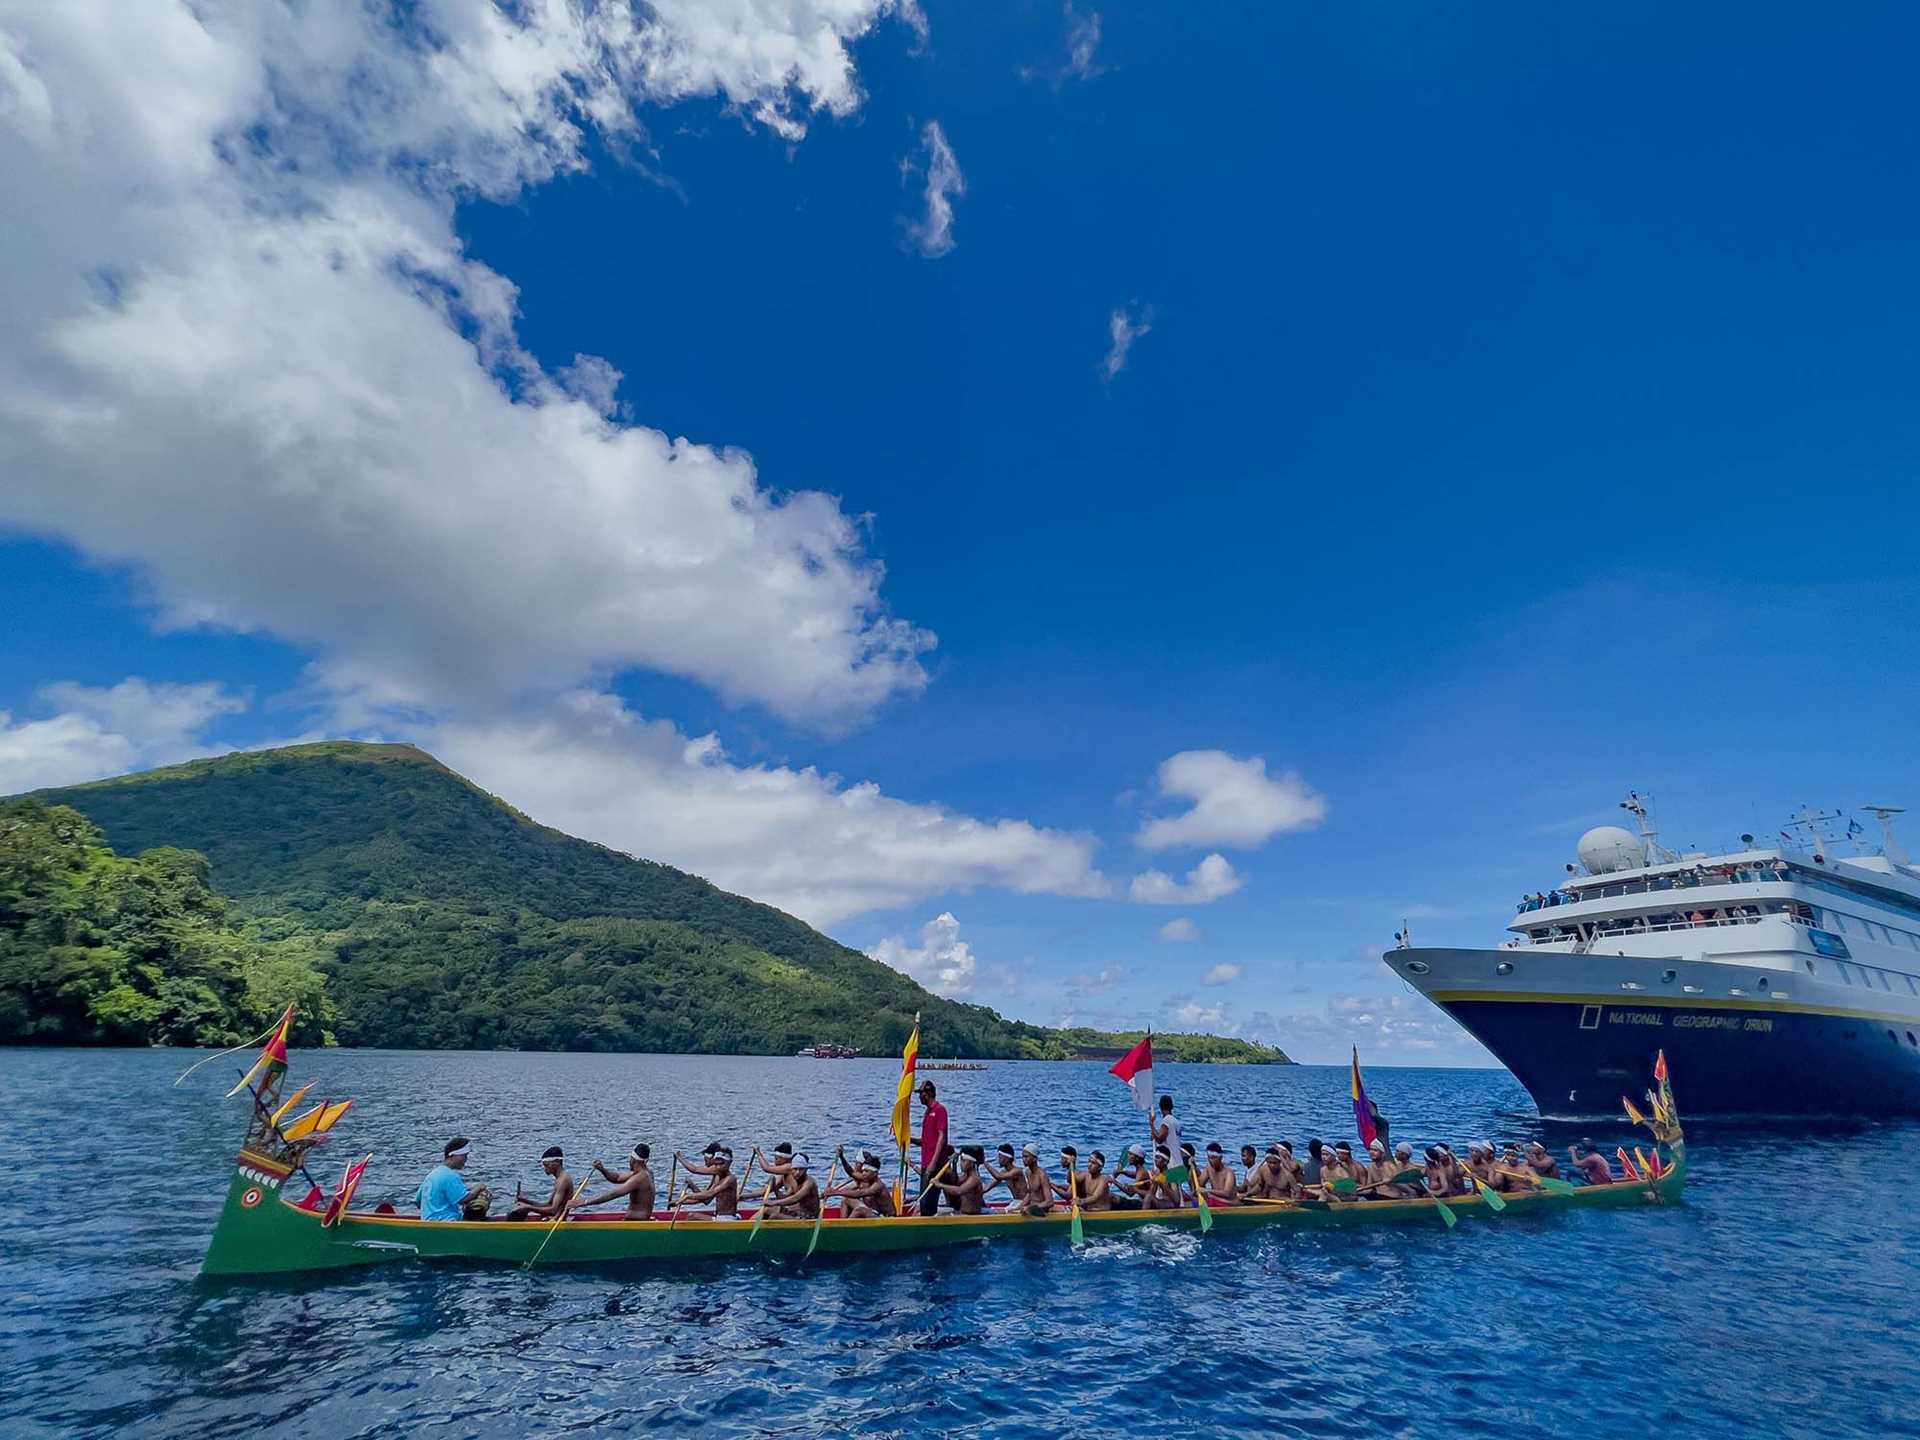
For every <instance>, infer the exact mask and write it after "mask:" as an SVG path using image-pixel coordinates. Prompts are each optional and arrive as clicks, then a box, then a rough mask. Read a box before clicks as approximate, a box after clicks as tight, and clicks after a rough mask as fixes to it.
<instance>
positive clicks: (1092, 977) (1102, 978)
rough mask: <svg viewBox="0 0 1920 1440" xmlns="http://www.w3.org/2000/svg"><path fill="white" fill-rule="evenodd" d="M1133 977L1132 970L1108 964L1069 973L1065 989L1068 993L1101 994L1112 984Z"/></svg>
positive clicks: (1082, 994) (1081, 994) (1110, 987)
mask: <svg viewBox="0 0 1920 1440" xmlns="http://www.w3.org/2000/svg"><path fill="white" fill-rule="evenodd" d="M1132 978H1133V972H1132V971H1131V970H1129V969H1128V968H1127V967H1126V966H1124V965H1109V966H1107V967H1106V968H1105V969H1103V970H1098V971H1088V970H1082V971H1080V972H1078V973H1077V974H1073V975H1069V976H1068V977H1067V982H1066V990H1067V993H1068V994H1069V995H1080V996H1086V995H1102V994H1105V993H1106V992H1107V991H1109V990H1111V989H1113V987H1114V986H1116V985H1118V984H1120V983H1121V982H1123V981H1125V980H1130V979H1132Z"/></svg>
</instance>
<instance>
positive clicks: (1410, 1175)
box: [1387, 1170, 1427, 1185]
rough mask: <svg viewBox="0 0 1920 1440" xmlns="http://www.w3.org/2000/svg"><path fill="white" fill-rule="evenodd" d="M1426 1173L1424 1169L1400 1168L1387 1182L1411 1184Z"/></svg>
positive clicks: (1422, 1177)
mask: <svg viewBox="0 0 1920 1440" xmlns="http://www.w3.org/2000/svg"><path fill="white" fill-rule="evenodd" d="M1426 1173H1427V1172H1426V1171H1424V1170H1402V1171H1401V1172H1400V1173H1399V1174H1398V1175H1396V1176H1394V1177H1393V1179H1391V1180H1390V1181H1388V1182H1387V1183H1388V1184H1390V1185H1411V1184H1413V1183H1414V1182H1415V1181H1416V1180H1421V1179H1424V1178H1425V1177H1426Z"/></svg>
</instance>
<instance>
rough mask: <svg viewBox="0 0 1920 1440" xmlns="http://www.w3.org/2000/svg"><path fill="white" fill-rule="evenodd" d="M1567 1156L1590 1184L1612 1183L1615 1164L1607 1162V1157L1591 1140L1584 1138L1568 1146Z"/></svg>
mask: <svg viewBox="0 0 1920 1440" xmlns="http://www.w3.org/2000/svg"><path fill="white" fill-rule="evenodd" d="M1567 1158H1568V1159H1569V1160H1571V1161H1572V1162H1573V1168H1574V1169H1576V1170H1578V1171H1579V1172H1580V1175H1581V1178H1582V1179H1584V1180H1585V1181H1586V1182H1587V1183H1588V1184H1589V1185H1611V1184H1612V1183H1613V1166H1611V1165H1609V1164H1608V1163H1607V1157H1606V1156H1604V1155H1602V1154H1601V1153H1600V1152H1599V1150H1598V1149H1596V1148H1595V1147H1594V1143H1593V1141H1591V1140H1582V1141H1580V1142H1579V1143H1578V1144H1577V1145H1569V1146H1568V1147H1567Z"/></svg>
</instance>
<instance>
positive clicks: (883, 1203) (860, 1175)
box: [822, 1149, 894, 1220]
mask: <svg viewBox="0 0 1920 1440" xmlns="http://www.w3.org/2000/svg"><path fill="white" fill-rule="evenodd" d="M838 1153H839V1156H840V1160H841V1162H842V1163H843V1164H844V1165H845V1166H846V1167H847V1179H846V1182H845V1183H844V1184H840V1185H836V1186H834V1187H833V1188H832V1189H831V1190H829V1191H827V1192H826V1194H825V1196H823V1197H822V1198H823V1199H831V1198H832V1197H833V1196H835V1195H838V1196H840V1197H841V1199H843V1200H845V1201H846V1202H847V1203H846V1214H847V1218H848V1219H850V1220H873V1219H877V1218H879V1217H881V1216H888V1215H892V1214H893V1213H894V1209H893V1192H892V1191H891V1190H889V1189H888V1188H887V1186H886V1182H885V1181H883V1180H882V1179H881V1178H880V1159H879V1157H878V1156H876V1155H875V1154H874V1153H873V1152H872V1151H871V1150H862V1151H861V1152H860V1158H859V1159H858V1160H848V1159H847V1152H846V1150H845V1149H842V1150H840V1151H839V1152H838Z"/></svg>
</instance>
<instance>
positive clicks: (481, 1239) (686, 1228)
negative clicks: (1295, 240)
mask: <svg viewBox="0 0 1920 1440" xmlns="http://www.w3.org/2000/svg"><path fill="white" fill-rule="evenodd" d="M277 1169H278V1167H277V1166H274V1165H272V1164H271V1163H269V1162H265V1161H264V1160H263V1159H262V1157H259V1156H253V1155H247V1154H243V1155H242V1156H241V1159H240V1168H239V1169H238V1170H237V1171H236V1173H235V1175H234V1179H233V1183H232V1185H231V1186H230V1187H229V1190H228V1195H227V1202H226V1207H225V1209H224V1210H223V1211H222V1212H221V1216H220V1221H219V1224H218V1225H217V1227H216V1228H215V1230H214V1235H213V1242H212V1244H211V1245H210V1246H209V1247H208V1251H207V1258H206V1262H205V1264H204V1266H203V1267H202V1269H201V1274H202V1276H203V1277H228V1278H232V1277H242V1276H259V1275H275V1274H294V1273H299V1272H302V1271H317V1270H331V1269H337V1268H341V1267H345V1266H352V1265H368V1264H377V1263H380V1262H382V1261H391V1260H401V1259H419V1260H427V1261H435V1260H455V1261H470V1262H494V1263H499V1264H514V1265H526V1264H528V1263H530V1262H532V1263H537V1264H538V1265H539V1266H541V1267H542V1268H545V1267H547V1266H553V1265H619V1264H628V1263H636V1262H672V1261H692V1260H722V1259H746V1258H751V1257H762V1256H764V1257H770V1256H782V1255H786V1256H797V1255H805V1254H806V1252H807V1248H808V1245H809V1243H810V1242H812V1240H813V1235H814V1229H815V1226H814V1222H813V1221H811V1220H769V1221H767V1222H766V1223H764V1224H763V1225H762V1226H761V1227H760V1231H759V1233H758V1235H755V1234H754V1233H753V1227H752V1225H751V1224H750V1223H749V1222H748V1221H745V1220H737V1221H716V1220H712V1219H704V1218H702V1219H682V1220H680V1221H678V1222H677V1223H673V1222H670V1221H667V1220H651V1221H627V1220H617V1219H616V1220H608V1219H590V1218H585V1217H576V1218H573V1219H569V1220H567V1221H564V1222H562V1223H561V1224H559V1225H558V1226H555V1225H553V1224H551V1223H546V1222H513V1221H505V1220H477V1221H455V1222H441V1221H423V1220H419V1219H416V1218H414V1217H411V1216H402V1215H379V1214H374V1213H370V1212H360V1211H350V1212H349V1213H348V1214H347V1215H346V1216H345V1217H343V1218H342V1219H341V1220H340V1221H339V1222H338V1223H337V1224H334V1225H331V1226H324V1225H322V1223H321V1220H322V1217H321V1215H320V1214H319V1213H318V1212H316V1211H313V1210H308V1209H304V1208H302V1207H300V1206H298V1205H295V1204H293V1203H291V1202H290V1201H287V1200H285V1199H283V1198H281V1197H280V1195H279V1194H278V1191H279V1188H280V1182H281V1181H283V1180H284V1179H285V1177H284V1176H281V1175H276V1174H275V1173H274V1172H275V1171H276V1170H277ZM1685 1180H1686V1163H1685V1157H1684V1150H1683V1149H1682V1148H1680V1147H1676V1149H1675V1154H1674V1164H1673V1167H1672V1169H1671V1170H1670V1171H1669V1172H1668V1173H1667V1174H1666V1175H1664V1176H1662V1177H1661V1179H1660V1180H1659V1181H1657V1182H1653V1183H1651V1184H1649V1183H1644V1182H1628V1181H1621V1182H1618V1183H1615V1184H1612V1185H1592V1186H1584V1187H1581V1188H1580V1189H1578V1190H1577V1191H1576V1192H1575V1193H1573V1194H1571V1195H1556V1194H1550V1193H1548V1192H1545V1191H1540V1192H1532V1193H1524V1194H1512V1195H1506V1196H1503V1197H1502V1198H1503V1199H1504V1200H1505V1201H1506V1210H1505V1212H1504V1216H1513V1215H1516V1214H1527V1213H1532V1212H1545V1211H1551V1210H1562V1209H1569V1208H1581V1209H1584V1208H1602V1207H1622V1206H1640V1205H1654V1204H1667V1203H1672V1202H1674V1201H1677V1200H1678V1199H1679V1198H1680V1194H1681V1189H1682V1187H1683V1185H1684V1184H1685ZM1447 1205H1448V1207H1449V1208H1450V1209H1452V1210H1453V1212H1454V1213H1455V1214H1456V1215H1457V1216H1459V1217H1461V1218H1463V1219H1465V1218H1470V1217H1475V1216H1481V1215H1486V1214H1490V1213H1491V1210H1490V1207H1489V1206H1488V1205H1487V1204H1486V1202H1485V1201H1484V1200H1482V1199H1481V1198H1480V1197H1478V1196H1461V1197H1459V1198H1450V1199H1449V1200H1448V1201H1447ZM1212 1218H1213V1230H1214V1231H1215V1232H1216V1233H1217V1234H1220V1235H1223V1236H1226V1235H1233V1234H1235V1233H1239V1232H1246V1231H1251V1230H1256V1229H1267V1228H1270V1227H1275V1226H1280V1227H1321V1228H1342V1229H1344V1228H1350V1227H1353V1226H1363V1225H1364V1226H1373V1225H1392V1224H1402V1225H1405V1224H1423V1225H1429V1226H1434V1227H1436V1228H1437V1227H1439V1226H1440V1224H1441V1220H1440V1217H1439V1215H1438V1213H1437V1209H1436V1207H1435V1205H1434V1203H1433V1202H1432V1201H1430V1200H1357V1201H1347V1202H1336V1203H1334V1204H1331V1205H1328V1206H1326V1207H1324V1208H1321V1207H1318V1206H1294V1205H1243V1206H1218V1207H1215V1208H1214V1210H1213V1212H1212ZM1503 1218H1504V1217H1503ZM1083 1221H1084V1225H1085V1231H1086V1235H1087V1238H1088V1240H1089V1241H1092V1240H1097V1239H1100V1238H1103V1237H1107V1236H1112V1235H1119V1234H1124V1233H1127V1232H1129V1231H1132V1230H1136V1229H1139V1228H1140V1227H1141V1226H1144V1225H1159V1226H1168V1227H1172V1228H1176V1229H1184V1230H1193V1229H1197V1228H1198V1227H1199V1224H1200V1214H1199V1211H1198V1210H1193V1209H1188V1210H1117V1211H1105V1212H1101V1213H1097V1214H1096V1213H1086V1214H1085V1215H1084V1216H1083ZM1071 1223H1072V1222H1071V1219H1070V1217H1069V1216H1068V1215H1067V1214H1065V1213H1060V1214H1055V1215H1050V1216H1028V1215H1021V1214H1018V1213H1013V1214H989V1215H978V1216H975V1215H938V1216H930V1217H923V1216H905V1217H898V1218H888V1219H875V1220H852V1219H844V1218H838V1217H832V1216H830V1217H829V1218H828V1219H827V1220H826V1221H825V1222H824V1223H823V1224H821V1225H820V1226H819V1240H818V1244H817V1246H816V1248H815V1254H816V1255H856V1254H881V1253H900V1252H911V1251H923V1250H932V1249H939V1248H945V1247H948V1246H953V1245H964V1244H970V1243H973V1242H976V1241H985V1240H1003V1239H1006V1240H1012V1239H1022V1240H1064V1239H1066V1238H1067V1237H1068V1234H1069V1231H1070V1227H1071ZM536 1256H537V1261H536Z"/></svg>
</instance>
